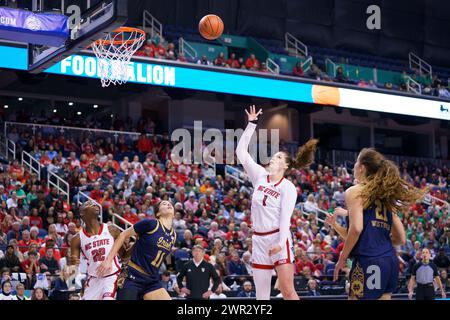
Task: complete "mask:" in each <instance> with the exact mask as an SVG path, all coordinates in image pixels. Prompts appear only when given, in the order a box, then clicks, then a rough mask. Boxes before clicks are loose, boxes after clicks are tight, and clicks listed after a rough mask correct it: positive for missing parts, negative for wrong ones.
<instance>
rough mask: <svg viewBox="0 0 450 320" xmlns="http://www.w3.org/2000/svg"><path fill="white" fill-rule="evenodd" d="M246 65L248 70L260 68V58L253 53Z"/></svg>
mask: <svg viewBox="0 0 450 320" xmlns="http://www.w3.org/2000/svg"><path fill="white" fill-rule="evenodd" d="M245 67H246V68H247V70H259V68H260V63H259V60H258V59H256V56H255V55H254V54H253V53H252V54H251V55H250V57H249V58H248V59H247V61H246V62H245Z"/></svg>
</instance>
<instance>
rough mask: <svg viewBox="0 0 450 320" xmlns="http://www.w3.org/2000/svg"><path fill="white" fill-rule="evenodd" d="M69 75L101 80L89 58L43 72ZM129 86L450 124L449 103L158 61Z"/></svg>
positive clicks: (1, 50)
mask: <svg viewBox="0 0 450 320" xmlns="http://www.w3.org/2000/svg"><path fill="white" fill-rule="evenodd" d="M27 53H28V51H27V49H26V48H20V47H9V46H1V45H0V68H8V69H20V70H27V67H28V60H27V58H28V56H27ZM45 72H46V73H52V74H57V75H65V76H77V77H85V78H96V79H99V78H100V77H99V68H98V60H97V58H95V57H94V56H91V55H88V54H76V55H72V56H70V57H67V58H66V59H64V60H63V61H61V62H59V63H57V64H55V65H54V66H52V67H51V68H49V69H47V70H46V71H45ZM128 81H129V82H132V83H139V84H143V85H158V86H166V87H174V88H185V89H193V90H202V91H210V92H221V93H227V94H237V95H245V96H254V97H260V98H269V99H279V100H285V101H297V102H307V103H316V104H321V105H326V106H336V107H343V108H351V109H358V110H367V111H375V112H387V113H395V114H403V115H409V116H418V117H424V118H432V119H441V120H450V103H449V102H444V101H439V100H432V99H424V98H419V97H417V98H416V97H412V96H403V95H395V94H389V93H381V92H373V91H368V90H358V89H356V88H355V89H350V88H340V87H334V86H328V85H326V84H325V85H324V84H311V83H303V82H300V81H296V80H289V79H286V78H284V79H277V78H274V77H264V76H260V75H259V74H252V73H250V72H248V73H234V72H221V71H220V70H219V69H214V70H212V69H203V68H198V67H197V66H194V65H192V66H191V65H190V64H182V65H181V64H177V65H163V64H159V63H158V61H155V60H148V61H146V60H141V59H139V60H136V61H132V62H130V64H129V66H128Z"/></svg>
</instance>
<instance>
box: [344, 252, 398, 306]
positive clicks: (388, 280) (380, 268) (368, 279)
mask: <svg viewBox="0 0 450 320" xmlns="http://www.w3.org/2000/svg"><path fill="white" fill-rule="evenodd" d="M399 269H400V267H399V261H398V258H397V256H396V255H395V254H392V255H389V256H385V257H376V258H373V257H361V256H359V257H355V258H353V263H352V269H351V271H350V291H349V296H350V297H351V298H356V299H361V300H378V299H380V298H381V296H382V295H383V294H385V293H393V292H395V289H396V288H397V282H398V275H399Z"/></svg>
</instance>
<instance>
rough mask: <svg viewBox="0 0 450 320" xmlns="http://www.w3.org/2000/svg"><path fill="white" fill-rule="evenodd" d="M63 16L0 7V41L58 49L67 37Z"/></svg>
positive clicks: (65, 21) (67, 31)
mask: <svg viewBox="0 0 450 320" xmlns="http://www.w3.org/2000/svg"><path fill="white" fill-rule="evenodd" d="M67 19H68V17H66V16H65V15H63V14H54V13H33V12H31V11H27V10H20V9H12V8H5V7H0V39H5V40H11V41H18V42H27V43H32V44H37V45H46V46H51V47H59V46H61V45H63V44H64V42H65V41H66V40H67V38H68V37H69V27H68V25H67Z"/></svg>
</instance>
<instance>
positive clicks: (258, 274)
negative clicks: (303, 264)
mask: <svg viewBox="0 0 450 320" xmlns="http://www.w3.org/2000/svg"><path fill="white" fill-rule="evenodd" d="M246 113H247V115H248V120H249V124H248V125H247V128H246V129H245V131H244V133H243V135H242V137H241V139H240V140H239V143H238V146H237V149H236V155H237V157H238V159H239V161H240V162H241V164H242V165H243V167H244V169H245V172H246V173H247V175H248V177H249V179H250V182H251V183H252V184H253V188H254V190H253V195H252V205H251V221H252V228H253V230H254V232H253V237H252V244H253V251H252V266H253V267H252V270H253V278H254V282H255V287H256V298H257V299H258V300H269V299H270V291H271V279H272V271H273V269H274V268H275V270H276V271H277V274H278V278H279V279H278V280H279V289H280V291H281V293H282V295H283V298H284V299H289V300H297V299H298V295H297V293H296V292H295V289H294V265H293V262H294V252H293V244H292V235H291V233H290V225H291V216H292V213H293V211H294V207H295V204H296V200H297V190H296V188H295V186H294V184H293V183H292V182H291V181H289V180H287V179H286V178H285V173H286V171H287V170H288V169H289V168H290V167H295V168H298V169H301V168H305V167H307V166H309V165H310V164H311V163H312V162H313V161H314V153H315V150H316V146H317V143H318V141H317V140H310V141H309V142H308V143H307V144H306V145H305V146H303V147H302V148H301V149H300V150H299V153H298V154H297V157H296V159H295V160H293V159H291V157H290V156H289V155H288V154H287V153H285V152H278V153H276V154H275V155H274V156H273V157H272V158H271V160H270V162H269V166H268V168H267V169H264V168H263V167H262V166H260V165H258V164H257V163H256V162H255V161H254V160H253V159H252V157H251V156H250V154H249V153H248V146H249V144H250V139H251V137H252V135H253V133H254V132H255V129H256V120H257V119H258V116H259V115H260V114H262V110H260V111H259V112H258V113H256V110H255V106H252V107H250V110H249V112H247V110H246Z"/></svg>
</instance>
